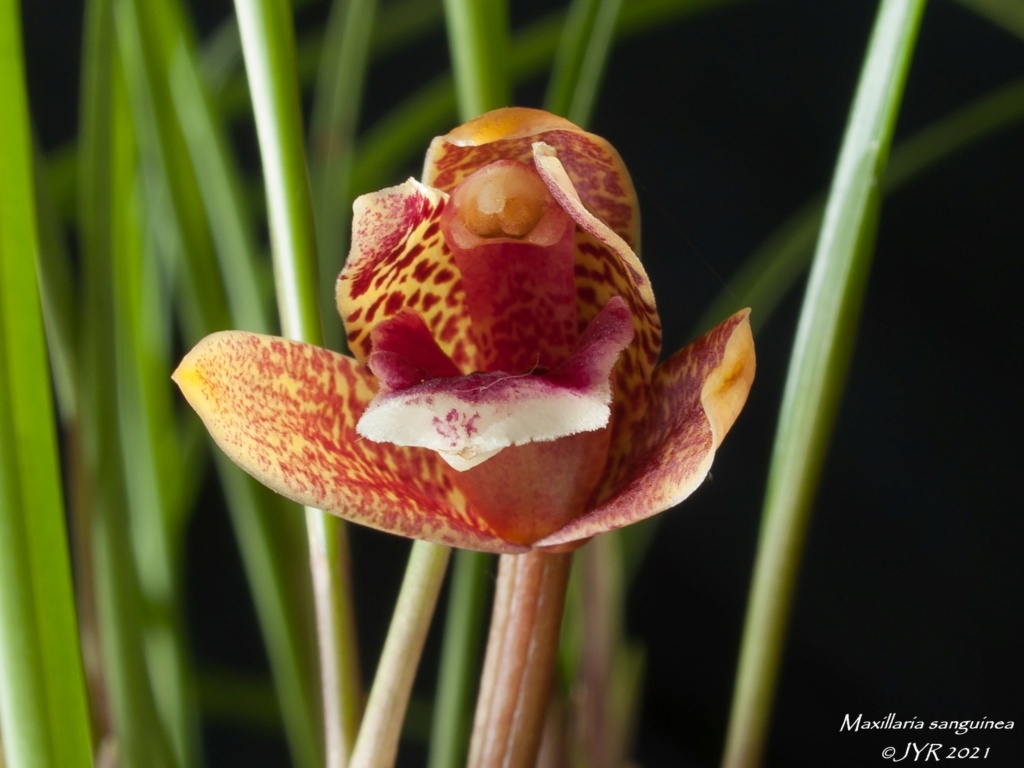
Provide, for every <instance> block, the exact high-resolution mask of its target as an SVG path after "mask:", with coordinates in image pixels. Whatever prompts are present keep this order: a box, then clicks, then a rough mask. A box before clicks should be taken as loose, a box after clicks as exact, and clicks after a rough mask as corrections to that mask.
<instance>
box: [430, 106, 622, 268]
mask: <svg viewBox="0 0 1024 768" xmlns="http://www.w3.org/2000/svg"><path fill="white" fill-rule="evenodd" d="M536 141H543V142H546V143H547V144H549V145H550V146H552V147H554V148H555V149H556V150H557V152H558V154H559V157H561V158H562V163H563V164H564V165H565V168H566V170H567V171H568V173H569V178H570V179H572V183H573V186H574V187H575V188H576V190H577V191H578V192H579V195H580V198H581V199H582V200H583V202H584V204H585V205H586V206H587V209H588V210H589V211H590V212H591V213H593V214H594V215H595V216H597V217H598V218H600V219H601V220H602V221H603V222H605V223H606V224H607V225H608V226H610V227H611V228H612V229H613V230H614V231H615V232H617V233H618V234H619V236H620V237H622V238H623V239H625V241H626V242H627V243H629V246H630V247H631V248H633V249H634V250H635V249H636V248H637V247H638V246H639V242H640V214H639V208H638V206H637V202H636V192H635V191H634V189H633V183H632V181H631V180H630V177H629V172H628V171H627V170H626V166H625V164H623V162H622V158H620V157H619V153H618V152H616V151H615V149H614V147H612V145H611V144H609V143H608V142H607V141H605V140H604V139H603V138H601V137H600V136H595V135H594V134H592V133H587V132H586V131H584V130H583V129H582V128H580V127H578V126H576V125H574V124H573V123H571V122H569V121H568V120H565V119H564V118H561V117H557V116H555V115H552V114H550V113H549V112H544V111H542V110H538V109H526V108H523V107H508V108H505V109H497V110H494V111H493V112H488V113H487V114H485V115H481V116H480V117H478V118H477V119H475V120H471V121H469V122H468V123H465V124H463V125H460V126H459V127H458V128H456V129H455V130H453V131H452V132H451V133H448V134H447V135H445V136H439V137H438V138H436V139H434V141H433V142H432V143H431V145H430V149H429V150H428V151H427V158H426V162H425V163H424V166H423V183H424V184H429V185H430V186H432V187H436V188H438V189H441V190H443V191H445V192H450V191H451V190H452V189H454V187H455V185H456V184H458V183H459V182H460V181H461V180H462V179H463V178H464V177H466V176H467V175H469V174H470V173H472V172H473V171H475V170H477V169H478V168H482V167H483V166H485V165H487V164H488V163H492V162H494V161H495V160H503V159H504V160H519V161H520V162H530V160H531V156H532V149H531V148H532V145H533V143H534V142H536Z"/></svg>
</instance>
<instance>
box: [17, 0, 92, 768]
mask: <svg viewBox="0 0 1024 768" xmlns="http://www.w3.org/2000/svg"><path fill="white" fill-rule="evenodd" d="M0 103H2V104H3V105H4V119H3V120H2V121H0V146H2V147H3V151H2V152H0V382H2V383H0V444H2V447H0V505H2V510H3V511H2V513H0V679H2V680H3V683H2V684H0V730H2V731H3V734H4V743H3V749H4V754H5V755H6V761H7V762H9V763H10V764H11V765H17V766H25V768H35V767H36V766H40V767H41V768H49V767H50V766H52V767H53V768H57V767H58V766H68V767H69V768H78V767H79V766H91V765H92V744H91V735H90V730H89V713H88V709H87V705H86V695H85V678H84V672H83V668H82V659H81V652H80V647H79V638H78V627H77V619H76V615H75V607H74V596H73V590H72V585H71V566H70V560H69V553H68V539H67V532H66V530H65V524H64V499H63V492H62V490H61V473H60V467H59V463H58V459H57V442H56V434H55V429H56V425H55V421H54V412H53V403H52V400H51V397H52V395H51V387H50V377H49V371H48V368H47V352H46V341H45V337H44V333H43V322H42V311H41V305H40V297H39V290H38V282H37V281H38V278H37V270H38V260H39V258H38V254H39V242H38V238H37V234H36V215H35V205H34V187H33V179H32V177H33V163H32V144H31V139H30V133H29V118H28V99H27V94H26V91H25V71H24V59H23V54H22V46H21V19H20V14H19V6H18V3H16V2H9V1H6V0H5V1H4V2H0Z"/></svg>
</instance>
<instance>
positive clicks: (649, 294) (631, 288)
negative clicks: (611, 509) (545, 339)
mask: <svg viewBox="0 0 1024 768" xmlns="http://www.w3.org/2000/svg"><path fill="white" fill-rule="evenodd" d="M533 157H534V163H535V166H536V168H537V172H538V173H539V174H540V177H541V178H542V179H543V180H544V183H545V184H547V186H548V191H549V192H550V193H551V195H552V197H554V198H555V200H556V202H557V203H558V204H559V205H560V206H561V207H562V209H563V210H564V211H565V212H566V213H568V214H569V215H570V216H571V217H572V218H573V219H574V220H575V222H576V224H577V225H578V229H577V232H576V250H575V274H576V297H577V311H578V317H579V322H580V323H581V324H584V323H588V322H590V320H591V318H593V317H594V316H595V314H596V313H597V312H598V310H599V308H600V307H603V306H604V305H605V303H606V302H607V301H608V300H609V298H610V297H612V296H621V297H623V298H624V299H625V300H626V302H627V304H628V305H629V308H630V311H631V313H632V316H633V328H634V330H635V336H634V338H633V342H632V344H630V346H629V348H628V349H627V350H626V351H625V352H623V354H622V355H621V357H620V358H619V361H618V364H617V365H616V367H615V400H614V402H615V413H614V418H613V420H612V438H611V444H610V455H609V465H608V469H609V473H610V474H614V473H615V472H617V471H619V468H620V465H621V464H622V462H623V461H625V459H626V455H625V454H626V452H627V451H628V450H629V443H628V440H627V439H626V436H628V435H629V434H631V433H632V431H633V429H634V428H635V426H636V424H637V423H638V421H639V420H640V419H641V418H643V414H644V413H645V412H646V410H647V397H648V382H649V381H650V380H651V374H652V372H653V371H654V367H655V365H656V364H657V362H658V356H659V355H660V354H661V319H660V318H659V317H658V310H657V307H656V306H655V303H654V292H653V291H652V289H651V281H650V280H649V279H648V277H647V272H646V271H645V270H644V267H643V264H641V263H640V259H639V258H638V257H637V255H636V253H634V252H633V249H632V248H631V247H630V245H629V243H627V242H626V241H625V240H624V239H623V238H622V237H620V236H619V234H618V233H617V232H615V231H614V230H613V229H612V228H611V227H609V226H607V225H606V224H605V223H604V222H603V221H601V220H600V219H599V218H598V217H596V216H595V215H594V214H593V213H591V212H590V211H589V210H588V209H587V207H586V206H584V204H583V200H581V198H580V195H579V193H578V190H577V189H576V187H575V186H574V184H573V180H572V179H571V178H570V175H569V173H568V172H567V170H566V168H565V166H563V164H562V161H561V155H560V153H558V152H556V150H555V148H554V147H551V146H550V145H548V144H546V143H543V142H536V143H534V145H533Z"/></svg>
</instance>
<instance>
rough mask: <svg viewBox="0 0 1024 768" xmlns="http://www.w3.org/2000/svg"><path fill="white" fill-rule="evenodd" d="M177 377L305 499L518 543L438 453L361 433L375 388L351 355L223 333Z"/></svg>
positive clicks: (431, 534)
mask: <svg viewBox="0 0 1024 768" xmlns="http://www.w3.org/2000/svg"><path fill="white" fill-rule="evenodd" d="M174 380H175V381H176V382H177V383H178V386H179V387H181V390H182V392H183V393H184V395H185V397H186V398H187V399H188V401H189V403H190V404H191V405H192V407H193V408H195V410H196V412H197V413H198V414H199V416H200V417H201V418H202V420H203V421H204V423H205V424H206V427H207V429H208V430H209V431H210V434H211V435H212V436H213V438H214V440H215V441H216V442H217V444H218V445H219V446H220V447H221V449H222V450H223V451H224V452H225V453H226V454H227V455H228V457H229V458H231V460H232V461H234V462H235V463H236V464H238V465H239V466H240V467H242V469H244V470H245V471H246V472H248V473H249V474H251V475H252V476H253V477H255V478H256V479H257V480H259V481H260V482H261V483H263V484H264V485H267V486H269V487H270V488H272V489H273V490H275V491H277V492H278V493H280V494H282V495H284V496H287V497H288V498H290V499H292V500H294V501H297V502H299V503H300V504H306V505H309V506H312V507H318V508H320V509H324V510H326V511H328V512H333V513H335V514H337V515H339V516H341V517H344V518H346V519H348V520H352V521H354V522H358V523H361V524H363V525H368V526H371V527H373V528H377V529H380V530H383V531H387V532H389V533H395V534H400V535H403V536H409V537H413V538H419V539H425V540H427V541H433V542H437V543H440V544H447V545H449V546H458V547H467V548H471V549H480V550H484V551H492V552H513V551H518V550H521V549H522V548H521V547H517V546H516V545H513V544H510V543H508V542H506V541H504V540H503V539H501V538H500V537H499V536H498V535H496V533H495V532H494V530H493V529H492V528H491V527H490V526H489V525H488V524H487V523H486V522H484V521H483V519H482V518H480V517H478V516H477V515H475V514H473V513H472V512H470V511H468V510H467V505H466V501H465V498H464V496H463V495H462V493H461V492H460V491H459V490H458V489H457V488H455V487H454V486H453V484H452V483H451V481H450V480H449V478H448V476H447V474H446V472H445V470H444V465H443V463H442V462H441V461H440V460H439V459H438V458H437V456H436V455H434V454H433V453H431V452H429V451H423V450H415V449H408V448H402V447H398V446H394V445H389V444H382V443H375V442H373V441H371V440H364V439H361V438H360V437H359V435H357V434H356V431H355V425H356V421H357V420H358V418H359V416H360V415H361V414H362V412H363V411H364V409H365V408H366V404H367V403H368V402H369V401H370V400H371V399H372V398H373V396H374V395H375V388H376V386H375V382H374V380H373V377H372V376H371V375H370V373H369V371H367V370H366V369H365V368H364V367H363V366H361V365H359V364H358V363H356V362H355V361H354V360H352V359H351V358H347V357H344V356H342V355H338V354H335V353H333V352H329V351H327V350H324V349H320V348H318V347H313V346H309V345H306V344H300V343H298V342H293V341H287V340H285V339H279V338H275V337H271V336H260V335H257V334H250V333H243V332H239V331H227V332H222V333H217V334H213V335H212V336H208V337H206V338H205V339H203V340H202V341H201V342H200V343H199V344H197V345H196V347H195V348H194V349H193V350H192V351H191V352H190V353H189V354H188V355H187V356H186V357H185V359H184V360H183V361H182V363H181V365H180V366H179V367H178V370H177V371H175V373H174Z"/></svg>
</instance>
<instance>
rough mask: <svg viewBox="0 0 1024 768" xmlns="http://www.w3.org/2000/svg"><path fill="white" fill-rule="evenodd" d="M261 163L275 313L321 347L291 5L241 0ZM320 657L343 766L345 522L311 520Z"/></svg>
mask: <svg viewBox="0 0 1024 768" xmlns="http://www.w3.org/2000/svg"><path fill="white" fill-rule="evenodd" d="M235 10H236V13H237V15H238V23H239V30H240V32H241V36H242V52H243V55H244V57H245V66H246V72H247V76H248V80H249V89H250V91H251V93H252V102H253V111H254V113H255V117H256V131H257V135H258V138H259V145H260V156H261V158H262V160H263V173H264V182H265V186H266V195H267V211H268V216H269V220H270V239H271V246H272V252H273V259H274V277H275V283H276V286H277V298H278V312H279V314H280V317H281V328H282V331H283V332H284V334H285V335H286V336H288V337H289V338H293V339H299V340H302V341H305V342H308V343H311V344H318V345H319V344H322V340H323V334H322V333H321V330H320V315H319V310H318V308H317V298H316V297H317V293H316V279H317V274H318V273H317V267H316V251H315V236H314V226H313V212H312V201H311V196H310V189H309V180H308V176H307V170H306V169H307V166H306V158H305V152H304V149H303V140H302V120H301V111H300V103H299V93H298V82H297V79H296V66H295V40H294V32H293V24H292V19H291V15H290V8H289V6H288V3H287V2H285V0H252V1H251V2H247V1H246V0H236V2H235ZM306 527H307V533H308V540H309V550H310V568H311V572H312V576H313V594H314V598H315V604H316V611H317V628H318V637H319V648H320V676H321V693H322V695H323V701H324V724H325V742H326V760H327V764H328V765H330V766H332V768H333V766H342V765H344V764H345V757H346V755H347V754H348V753H349V751H350V748H351V744H352V742H353V739H354V735H355V724H356V722H358V718H359V711H360V709H361V700H360V699H361V694H360V687H361V686H360V684H359V674H358V663H357V655H356V645H355V619H354V611H353V607H352V595H351V585H350V584H349V583H348V580H347V576H348V573H349V571H348V567H347V563H348V547H347V538H345V536H344V526H343V524H342V522H341V520H339V519H338V518H335V517H331V516H329V515H326V514H324V513H322V512H320V511H318V510H314V509H307V510H306Z"/></svg>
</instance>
